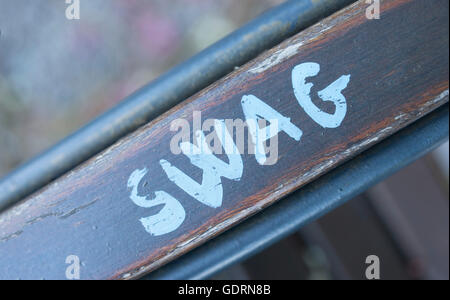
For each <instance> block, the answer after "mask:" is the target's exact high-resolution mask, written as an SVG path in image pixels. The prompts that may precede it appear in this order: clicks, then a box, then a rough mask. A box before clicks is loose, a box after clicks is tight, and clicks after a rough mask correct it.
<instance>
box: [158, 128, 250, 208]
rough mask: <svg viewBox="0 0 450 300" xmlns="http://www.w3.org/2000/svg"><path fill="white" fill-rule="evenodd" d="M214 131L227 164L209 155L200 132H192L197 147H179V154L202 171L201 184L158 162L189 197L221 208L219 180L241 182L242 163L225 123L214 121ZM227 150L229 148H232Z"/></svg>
mask: <svg viewBox="0 0 450 300" xmlns="http://www.w3.org/2000/svg"><path fill="white" fill-rule="evenodd" d="M214 128H215V130H216V132H218V133H219V134H218V137H219V139H220V141H221V143H222V146H223V147H224V148H225V153H226V154H227V156H228V160H229V163H228V164H227V163H225V162H224V161H222V160H220V159H219V158H218V157H216V156H215V155H214V154H213V153H212V152H211V150H210V149H209V147H208V145H207V144H206V142H205V135H204V134H203V132H202V131H200V130H199V131H197V132H196V133H195V134H196V138H197V144H198V145H199V147H200V148H199V147H197V146H195V145H193V144H191V143H181V145H180V146H181V151H182V152H183V154H184V155H186V156H187V157H188V158H189V160H190V161H191V163H192V164H193V165H194V166H196V167H199V168H200V169H202V170H203V178H202V183H201V184H199V183H198V182H197V181H195V180H193V179H192V178H191V177H189V176H188V175H186V174H185V173H183V172H182V171H180V170H179V169H178V168H177V167H174V166H172V165H171V164H170V163H169V162H168V161H166V160H164V159H162V160H160V164H161V166H162V168H163V169H164V171H165V172H166V174H167V176H168V177H169V180H171V181H173V182H174V183H175V184H176V185H178V186H179V187H180V188H181V189H183V190H184V191H185V192H186V193H188V194H189V195H190V196H191V197H193V198H195V199H196V200H198V201H200V202H201V203H203V204H205V205H208V206H210V207H214V208H217V207H220V206H221V205H222V196H223V187H222V179H221V177H225V178H228V179H232V180H240V179H241V176H242V171H243V164H242V158H241V155H240V154H239V151H238V150H237V149H233V147H236V146H235V145H234V143H233V140H232V138H231V137H230V136H229V133H228V131H227V130H226V126H225V123H224V122H223V121H219V120H216V122H215V124H214ZM220 133H223V134H220ZM230 141H231V142H230ZM228 147H231V149H229V148H228ZM227 148H228V149H227Z"/></svg>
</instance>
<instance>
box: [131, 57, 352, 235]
mask: <svg viewBox="0 0 450 300" xmlns="http://www.w3.org/2000/svg"><path fill="white" fill-rule="evenodd" d="M319 71H320V65H319V64H317V63H314V62H307V63H302V64H300V65H297V66H296V67H295V68H294V69H293V70H292V74H291V75H292V77H291V80H292V86H293V89H294V94H295V97H296V99H297V102H298V104H299V105H300V106H301V107H302V108H303V109H304V111H305V112H306V113H307V114H308V115H309V116H310V117H311V118H312V119H313V120H314V121H315V122H316V123H318V124H319V125H320V126H322V127H324V128H337V127H339V126H340V125H341V123H342V121H343V120H344V118H345V115H346V113H347V101H346V99H345V97H344V95H343V94H342V91H343V90H344V89H345V88H346V87H347V85H348V83H349V82H350V75H342V76H340V77H339V78H338V79H337V80H335V81H334V82H332V83H331V84H329V85H328V86H327V87H326V88H324V89H323V90H321V91H319V92H318V96H319V97H320V98H321V99H322V100H323V101H330V102H332V103H333V104H334V105H335V111H334V113H327V112H325V111H322V110H321V109H320V108H318V107H317V106H316V105H315V104H314V103H313V102H312V100H311V97H310V92H311V88H312V87H313V84H312V83H310V82H308V83H307V82H306V79H307V78H309V77H313V76H316V75H317V74H318V73H319ZM241 106H242V110H243V113H244V116H245V119H246V123H247V126H248V131H249V135H250V136H251V139H252V142H253V143H252V144H251V145H252V147H250V146H249V148H254V153H255V159H256V161H257V162H258V163H259V164H260V165H270V164H271V163H270V162H269V159H268V158H267V157H266V153H265V152H266V150H265V144H266V142H267V141H268V140H270V142H271V146H272V138H275V137H277V135H278V133H280V132H281V131H283V132H285V133H286V134H287V135H288V136H289V137H291V138H292V139H294V140H295V141H297V142H298V141H300V139H301V137H302V135H303V132H302V130H301V129H300V128H299V127H297V126H296V125H294V123H292V122H291V119H290V118H288V117H286V116H283V115H281V114H280V113H279V112H278V111H276V110H275V109H273V108H272V107H271V106H269V105H267V104H266V103H265V102H263V101H262V100H260V99H258V98H257V97H256V96H254V95H244V96H243V97H242V99H241ZM197 114H198V118H196V115H195V112H194V118H193V122H194V134H195V138H196V145H194V144H192V143H190V142H189V141H187V139H186V138H185V137H186V136H187V135H188V134H190V129H189V128H190V127H189V122H187V121H180V122H176V123H173V124H171V130H172V131H174V130H177V129H178V128H180V127H181V131H180V132H179V133H178V134H177V135H176V136H175V137H174V138H173V139H172V140H171V142H170V147H171V149H176V148H177V146H178V145H179V146H180V148H179V149H180V150H181V152H182V153H183V155H185V156H187V157H188V158H189V160H190V162H191V164H192V165H194V166H195V167H198V168H200V169H201V170H202V179H201V183H199V182H197V181H196V180H194V179H192V178H191V177H190V176H189V175H187V174H185V173H184V172H183V171H181V170H180V169H178V168H177V167H176V166H173V165H172V164H171V163H170V162H169V161H167V160H165V159H161V160H160V161H159V163H160V165H161V167H162V169H163V170H164V172H165V173H166V175H167V177H168V179H169V180H170V181H172V182H173V183H175V184H176V185H177V186H178V187H179V188H181V189H182V190H183V191H184V192H186V193H187V194H188V195H190V196H191V197H192V198H194V199H195V200H197V201H199V202H201V203H203V204H205V205H207V206H209V207H212V208H218V207H220V206H222V200H223V186H222V178H227V179H231V180H235V181H239V180H241V177H242V174H243V169H244V166H243V162H242V157H241V153H240V151H239V149H238V147H236V144H235V143H234V141H233V137H232V136H233V134H231V135H230V133H229V132H228V130H227V127H226V125H225V122H224V121H223V120H215V119H210V120H207V121H209V122H206V123H205V124H204V127H206V128H211V127H214V134H213V133H210V134H209V135H208V137H205V134H204V131H208V129H205V128H202V129H203V130H201V129H200V128H201V126H200V124H197V123H200V121H198V120H199V119H200V118H199V116H200V112H197ZM196 120H197V121H196ZM260 121H268V122H269V123H270V124H269V125H267V126H265V127H264V128H261V127H262V126H263V125H265V124H266V123H264V124H262V123H261V124H260ZM241 123H242V124H243V122H241ZM172 125H173V126H172ZM242 135H243V134H242ZM216 136H217V138H218V139H219V141H220V143H221V146H222V148H223V149H224V150H225V154H226V155H227V157H228V163H226V162H225V161H222V160H221V159H219V158H218V157H217V156H215V155H214V153H215V152H214V153H213V152H212V151H211V149H210V146H209V143H208V140H214V148H217V149H214V151H218V150H220V149H219V148H220V147H219V146H218V145H217V144H216V141H215V137H216ZM236 136H238V133H236ZM276 142H278V140H277V139H276ZM277 147H278V146H277ZM276 149H277V151H276V154H277V155H278V148H276ZM174 154H180V151H179V150H177V152H176V153H174ZM276 161H277V158H276V159H275V160H274V162H272V164H274V163H276ZM147 173H148V170H147V169H146V168H145V169H137V170H135V171H134V172H133V173H132V174H131V175H130V178H129V180H128V188H129V189H131V194H130V198H131V200H132V201H133V202H134V203H135V204H136V205H138V206H140V207H144V208H152V207H155V206H158V205H161V204H164V206H163V208H162V209H161V210H160V211H159V212H158V213H157V214H155V215H152V216H149V217H145V218H141V219H140V222H141V223H142V225H143V226H144V228H145V230H146V231H147V232H148V233H150V234H152V235H155V236H158V235H163V234H167V233H170V232H172V231H174V230H176V229H177V228H178V227H180V225H181V224H182V223H183V221H184V219H185V217H186V213H185V210H184V208H183V206H182V205H181V203H180V202H179V201H178V200H177V199H175V198H174V197H172V196H171V195H169V194H168V193H166V192H164V191H157V192H155V197H154V198H152V199H150V198H148V197H143V196H139V194H138V186H139V184H140V182H141V181H142V179H143V177H144V176H145V175H146V174H147Z"/></svg>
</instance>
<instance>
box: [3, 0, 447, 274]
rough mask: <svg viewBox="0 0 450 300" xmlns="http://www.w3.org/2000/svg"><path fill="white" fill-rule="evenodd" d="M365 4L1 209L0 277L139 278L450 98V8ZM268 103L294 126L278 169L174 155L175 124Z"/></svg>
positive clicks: (400, 2)
mask: <svg viewBox="0 0 450 300" xmlns="http://www.w3.org/2000/svg"><path fill="white" fill-rule="evenodd" d="M367 6H368V5H367V4H365V1H359V2H357V3H356V4H354V5H352V6H350V7H348V8H346V9H344V10H342V11H340V12H338V13H336V14H334V15H333V16H331V17H329V18H327V19H325V20H323V21H322V22H320V23H318V24H316V25H314V26H312V27H310V28H308V29H307V30H305V31H303V32H301V33H299V34H297V35H296V36H294V37H292V38H291V39H289V40H286V41H285V42H283V43H282V44H280V45H279V46H277V47H276V48H274V49H271V50H269V51H267V52H266V53H264V54H262V55H261V56H259V57H258V58H257V59H255V60H253V61H251V62H249V63H248V64H246V65H244V66H241V67H240V68H237V69H236V71H234V72H233V73H231V74H229V75H228V76H226V77H225V78H223V79H222V80H220V81H218V82H216V83H215V84H213V85H212V86H210V87H208V88H207V89H205V90H203V91H201V92H199V93H198V94H196V95H194V96H193V97H191V98H189V99H187V100H186V101H184V102H183V103H182V104H180V105H178V106H176V107H175V108H173V109H172V110H170V111H169V112H167V113H165V114H164V115H162V116H160V117H159V118H158V119H156V120H154V121H152V122H151V123H149V124H147V125H146V126H143V127H142V128H140V129H139V130H137V131H136V132H134V133H133V134H131V135H129V136H127V137H125V138H123V139H122V140H120V141H119V142H117V143H116V144H115V145H113V146H112V147H110V148H108V149H106V150H105V151H104V152H102V153H101V154H99V155H97V156H96V157H94V158H92V159H91V160H89V161H87V162H85V163H84V164H83V165H81V166H79V167H78V168H76V169H74V170H73V171H71V172H70V173H68V174H66V175H64V176H62V177H61V178H59V179H58V180H56V181H54V182H53V183H52V184H50V185H48V186H47V187H45V188H44V189H42V190H40V191H39V192H37V193H35V194H34V195H32V196H31V197H29V198H27V199H24V200H23V201H22V202H20V203H19V204H17V205H15V206H14V207H12V208H11V209H9V210H7V211H5V212H3V213H2V214H0V278H8V279H15V278H21V279H27V278H33V279H40V278H42V279H64V278H66V268H67V267H68V264H66V258H67V257H69V256H71V255H75V256H76V257H78V258H79V259H80V263H81V267H80V277H81V279H131V278H137V277H139V276H142V275H143V274H145V273H147V272H150V271H152V270H154V269H156V268H158V267H159V266H161V265H163V264H165V263H167V262H168V261H170V260H173V259H175V258H176V257H178V256H179V255H181V254H183V253H185V252H187V251H189V250H191V249H193V248H194V247H196V246H198V245H199V244H201V243H202V242H204V241H206V240H207V239H209V238H211V237H213V236H215V235H217V234H219V233H221V232H222V231H224V230H226V229H227V228H229V227H230V226H233V225H235V224H237V223H238V222H239V221H241V220H243V219H244V218H247V217H249V216H251V215H252V214H255V213H257V212H258V211H260V210H262V209H264V207H266V206H268V205H270V204H271V203H273V202H274V201H277V200H279V199H281V198H282V197H283V196H284V195H286V194H288V193H290V192H292V191H293V190H295V189H298V188H300V187H301V186H303V185H304V184H306V183H308V182H310V181H312V180H314V179H315V178H317V177H318V176H320V175H321V174H323V173H325V172H327V171H329V170H330V169H331V168H333V167H335V166H337V165H339V164H341V163H342V162H344V161H346V160H348V159H350V158H351V157H353V156H355V155H357V154H358V153H360V152H361V151H363V150H364V149H367V148H368V147H370V146H371V145H373V144H374V143H376V142H378V141H380V140H382V139H384V138H386V137H388V136H389V135H391V134H393V133H395V132H396V131H398V130H399V129H401V128H403V127H405V126H406V125H408V124H409V123H411V122H413V121H415V120H417V119H418V118H420V117H421V116H423V115H425V114H426V113H428V112H430V111H432V110H433V109H435V108H437V107H439V106H440V105H442V104H444V103H446V102H448V75H449V74H448V65H449V61H448V42H449V41H448V6H449V2H448V0H432V1H429V0H385V1H382V4H381V19H380V20H368V19H367V18H366V8H367ZM319 69H320V70H319ZM308 83H310V84H308ZM311 84H312V85H311ZM309 89H310V90H309ZM324 100H328V101H324ZM259 101H261V102H259ZM246 105H247V106H246ZM265 108H267V111H269V112H272V113H273V115H276V114H278V117H277V118H276V119H277V120H278V121H279V124H278V125H279V129H280V128H283V130H282V131H280V132H279V133H278V134H277V135H276V136H277V138H278V156H277V160H276V163H274V164H271V165H264V164H263V165H262V164H261V162H262V161H263V160H264V157H259V159H258V157H257V155H254V154H248V153H243V154H242V155H238V156H229V155H227V154H222V155H217V156H216V158H218V159H221V161H222V163H220V162H218V161H216V160H214V158H211V157H210V156H209V158H208V159H211V160H210V161H208V162H209V163H205V161H204V160H202V159H204V158H199V160H197V161H196V158H195V157H190V156H189V155H186V154H183V153H180V154H174V153H172V152H171V150H170V143H171V141H172V140H173V138H174V136H175V135H176V134H177V132H176V131H171V130H170V126H171V123H172V122H173V121H174V120H177V119H185V120H187V121H188V122H189V123H190V124H191V135H193V134H194V129H193V127H195V124H192V122H193V113H194V111H196V112H201V114H202V119H203V120H206V119H216V120H223V119H233V120H235V119H242V120H245V119H246V115H247V117H248V115H249V114H252V113H255V114H256V115H258V114H260V113H261V110H264V109H265ZM252 109H253V110H252ZM281 116H282V117H281ZM280 122H281V123H283V122H284V123H283V124H284V125H282V124H281V126H280ZM271 124H272V123H271ZM283 126H284V127H283ZM256 130H257V129H256V128H254V131H255V132H256ZM250 131H251V130H250ZM207 133H208V132H204V134H205V135H206V134H207ZM247 136H248V137H250V138H251V137H252V135H251V132H250V133H248V134H247ZM197 158H198V157H197ZM55 159H58V158H57V157H55ZM202 163H203V165H202ZM215 166H217V167H218V168H215ZM230 168H232V170H231V171H230ZM180 172H182V173H184V174H185V175H186V176H187V177H188V178H190V180H192V181H189V180H188V179H187V177H183V178H184V179H180V178H182V175H180ZM217 178H219V181H218V183H217V184H216V185H212V186H207V183H205V181H207V180H210V182H214V180H217ZM183 180H185V181H183ZM202 181H204V182H203V183H205V186H206V188H204V189H201V188H198V187H197V185H200V184H201V183H202ZM183 182H184V183H183ZM183 184H185V185H183ZM191 189H192V191H191ZM342 189H345V186H343V187H342ZM196 190H198V191H199V192H200V193H195V191H196ZM202 193H204V194H202ZM219 194H220V195H219ZM202 195H203V196H202ZM202 197H203V198H202ZM158 201H159V202H158ZM163 211H164V212H165V215H163V214H162V212H163ZM162 215H163V216H164V217H161V218H159V219H158V217H157V216H162ZM155 216H156V217H155ZM146 222H147V223H146ZM173 222H175V223H173ZM162 225H164V226H162Z"/></svg>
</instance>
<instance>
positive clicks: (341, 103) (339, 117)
mask: <svg viewBox="0 0 450 300" xmlns="http://www.w3.org/2000/svg"><path fill="white" fill-rule="evenodd" d="M319 71H320V65H319V64H317V63H313V62H309V63H303V64H300V65H298V66H296V67H295V68H294V69H293V70H292V86H293V87H294V94H295V97H296V98H297V101H298V104H300V106H301V107H302V108H303V109H304V110H305V112H306V113H307V114H308V115H309V116H310V117H311V118H312V119H313V120H314V121H315V122H316V123H318V124H319V125H320V126H322V127H324V128H336V127H339V125H341V123H342V121H343V120H344V117H345V115H346V113H347V101H346V100H345V97H344V95H342V93H341V92H342V90H343V89H345V88H346V87H347V84H348V83H349V81H350V75H342V76H341V77H339V78H338V79H337V80H336V81H334V82H333V83H331V84H330V85H329V86H327V87H326V88H324V89H323V90H321V91H319V92H318V94H319V97H320V98H322V100H323V101H331V102H333V103H334V105H335V106H336V110H335V112H334V113H333V114H329V113H327V112H324V111H322V110H321V109H320V108H318V107H317V106H316V105H315V104H314V103H313V102H312V100H311V97H310V96H309V94H310V92H311V88H312V87H313V84H312V83H306V78H308V77H311V76H316V75H317V74H319Z"/></svg>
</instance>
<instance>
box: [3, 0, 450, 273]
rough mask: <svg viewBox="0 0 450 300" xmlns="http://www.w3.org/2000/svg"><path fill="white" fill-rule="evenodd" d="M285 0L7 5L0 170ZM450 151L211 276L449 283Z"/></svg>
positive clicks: (16, 0)
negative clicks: (76, 11) (370, 260)
mask: <svg viewBox="0 0 450 300" xmlns="http://www.w3.org/2000/svg"><path fill="white" fill-rule="evenodd" d="M281 2H282V0H239V1H238V0H220V1H213V0H171V1H167V0H88V1H87V0H81V15H80V17H81V19H80V20H71V21H70V20H67V19H66V16H65V10H66V6H67V5H66V4H65V1H64V0H0V177H2V176H4V175H6V174H7V173H8V172H9V171H11V170H12V169H13V168H15V167H17V166H18V165H19V164H21V163H23V162H25V161H26V160H27V159H29V158H31V157H33V156H35V155H36V154H38V153H39V152H41V151H43V150H45V149H46V148H48V147H50V146H51V145H52V144H54V143H56V142H57V141H59V140H60V139H61V138H63V137H65V136H67V135H68V134H70V133H71V132H73V131H74V130H76V129H78V128H80V127H81V126H82V125H84V124H86V123H87V122H89V121H90V120H92V119H93V118H95V117H96V116H98V115H99V114H101V113H102V112H104V111H106V110H108V109H109V108H111V107H113V106H114V105H115V104H117V103H118V102H119V101H120V100H121V99H123V98H124V97H125V96H127V95H129V94H131V93H132V92H133V91H135V90H136V89H138V88H139V87H141V86H143V85H144V84H146V83H148V82H150V81H151V80H153V79H155V78H156V77H158V76H159V75H160V74H162V73H163V72H165V71H167V70H168V69H170V68H171V67H172V66H174V65H176V64H178V63H180V62H182V61H183V60H185V59H187V58H189V57H190V56H192V55H193V54H195V53H197V52H199V51H200V50H202V49H204V48H205V47H207V46H208V45H210V44H212V43H214V42H215V41H217V40H219V39H220V38H222V37H224V36H225V35H226V34H228V33H230V32H231V31H233V30H234V29H236V28H238V27H240V26H242V25H243V24H244V23H246V22H248V21H249V20H251V19H252V18H254V17H256V16H257V15H259V14H260V13H261V12H263V11H265V10H267V9H268V8H270V7H272V6H275V5H277V4H279V3H281ZM448 147H449V146H448V143H447V144H445V145H443V146H442V147H440V148H439V149H438V150H436V151H434V152H433V153H431V154H429V155H428V156H426V157H425V158H423V159H421V160H419V161H417V162H416V163H415V164H413V165H411V166H409V167H408V168H406V169H404V170H402V171H401V172H399V173H398V174H396V175H394V176H393V177H391V178H389V179H388V180H386V181H385V182H383V183H381V184H379V185H378V186H376V187H374V188H372V189H371V190H369V191H367V192H366V193H365V194H363V195H361V196H359V197H357V198H356V199H354V200H352V201H350V202H349V203H347V204H346V205H344V206H342V207H340V208H339V209H337V210H335V211H334V212H332V213H330V214H328V215H327V216H325V217H323V218H321V219H320V220H318V221H317V222H314V223H312V224H310V225H308V226H306V227H305V228H303V229H302V230H301V231H299V232H298V233H296V234H294V235H292V236H290V237H289V238H287V239H285V240H283V241H281V242H280V243H278V244H276V245H274V246H272V247H271V248H269V249H267V250H266V251H264V252H262V253H260V254H258V255H256V256H254V257H252V258H251V259H249V260H247V261H245V262H243V263H241V264H238V265H235V266H233V267H231V268H229V269H227V270H225V271H224V272H222V273H220V274H218V275H217V276H216V277H215V278H218V279H332V278H335V279H352V278H354V279H362V278H363V276H364V270H365V267H366V266H365V265H364V261H365V258H366V257H367V256H368V255H370V254H376V255H378V256H379V257H380V259H381V265H382V278H384V279H432V278H433V279H448V277H449V269H448V268H449V259H448V256H449V244H448V238H449V223H448V222H449V221H448V220H449V219H448V214H449V206H448V204H449V203H448V191H449V189H448V178H449V173H448V172H449V171H448V169H449V162H448ZM0 192H1V191H0ZM350 229H351V230H350Z"/></svg>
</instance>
